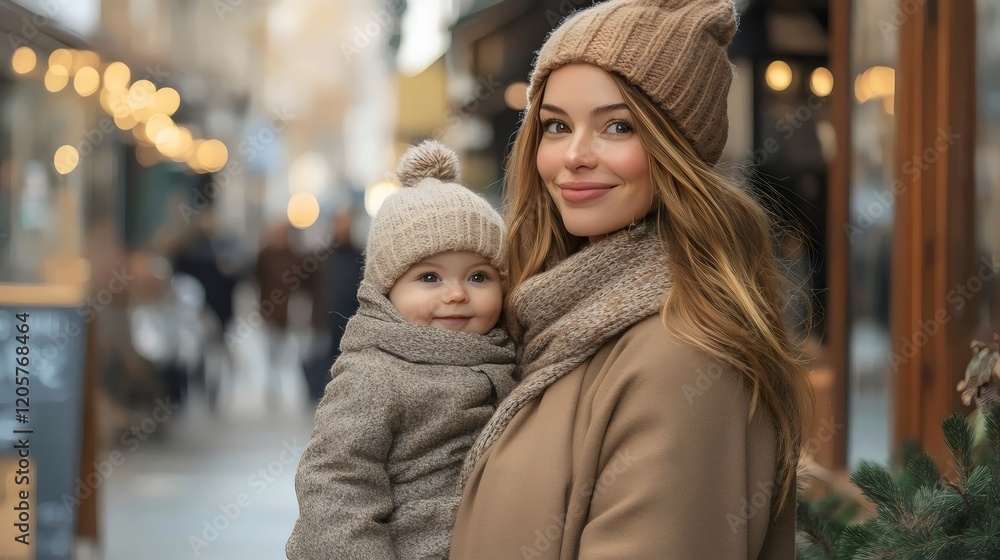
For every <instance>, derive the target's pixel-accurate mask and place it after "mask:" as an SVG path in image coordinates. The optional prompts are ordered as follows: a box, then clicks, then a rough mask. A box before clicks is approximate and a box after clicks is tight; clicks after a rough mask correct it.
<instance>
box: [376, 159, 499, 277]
mask: <svg viewBox="0 0 1000 560" xmlns="http://www.w3.org/2000/svg"><path fill="white" fill-rule="evenodd" d="M459 173H460V165H459V162H458V156H457V155H455V152H453V151H452V150H450V149H448V148H447V147H445V146H444V145H443V144H441V143H439V142H435V141H433V140H427V141H424V142H423V143H421V144H420V145H418V146H414V147H412V148H410V149H409V150H407V151H406V153H404V154H403V157H402V158H401V159H400V161H399V167H398V168H397V169H396V174H397V176H398V177H399V181H400V182H401V183H402V184H403V187H404V188H402V189H400V190H398V191H396V192H394V193H392V194H391V195H389V196H388V197H387V198H386V199H385V202H383V203H382V206H381V207H380V208H379V210H378V212H376V214H375V218H374V219H373V220H372V225H371V231H370V232H369V233H368V247H367V249H366V250H365V272H364V279H365V280H366V281H367V282H370V283H371V284H373V285H374V286H375V287H376V288H378V289H379V291H381V292H382V293H383V294H387V293H389V290H390V289H392V286H393V284H395V283H396V280H397V279H398V278H399V277H400V276H401V275H402V274H403V273H404V272H406V271H407V269H409V268H410V267H411V266H413V265H414V264H416V263H417V262H419V261H421V260H423V259H425V258H427V257H429V256H431V255H436V254H438V253H444V252H447V251H471V252H473V253H476V254H478V255H482V256H483V257H486V258H487V259H489V261H490V264H492V265H493V266H494V268H496V269H497V271H499V272H500V275H501V276H503V277H504V278H506V276H507V253H506V244H507V240H506V229H505V228H504V223H503V219H502V218H501V217H500V214H498V213H497V211H496V210H494V209H493V207H492V206H491V205H490V203H489V202H487V201H486V199H485V198H483V197H482V196H479V195H478V194H476V193H474V192H472V191H470V190H469V189H467V188H465V187H464V186H462V185H460V184H458V183H457V181H458V180H459Z"/></svg>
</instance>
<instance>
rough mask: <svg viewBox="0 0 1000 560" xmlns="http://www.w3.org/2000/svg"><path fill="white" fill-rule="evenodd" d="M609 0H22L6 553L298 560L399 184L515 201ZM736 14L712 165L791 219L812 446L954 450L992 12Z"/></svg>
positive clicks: (3, 214)
mask: <svg viewBox="0 0 1000 560" xmlns="http://www.w3.org/2000/svg"><path fill="white" fill-rule="evenodd" d="M590 4H591V2H590V1H589V0H537V1H536V0H351V1H347V0H211V1H209V0H171V1H160V0H18V1H12V0H0V33H2V38H0V360H2V361H3V365H2V367H0V504H2V508H0V557H2V558H8V559H29V558H38V559H66V558H79V559H89V558H93V559H111V560H134V559H141V560H177V559H182V558H206V559H227V560H228V559H233V560H235V559H248V558H249V559H256V558H268V559H271V558H284V544H285V540H286V539H287V537H288V535H289V533H290V531H291V528H292V525H293V524H294V521H295V518H296V515H297V504H296V499H295V494H294V484H293V477H294V472H295V467H296V465H297V463H298V459H299V456H300V455H301V452H302V449H303V448H304V446H305V444H306V442H307V441H308V439H309V435H310V431H311V429H312V422H313V413H314V407H315V403H316V402H317V400H318V399H319V397H320V395H322V391H323V388H324V386H325V384H326V382H327V381H328V377H327V370H328V369H329V367H330V365H331V363H332V362H333V360H334V359H336V356H337V348H338V345H339V334H340V333H341V332H342V329H343V326H344V325H345V324H346V320H347V318H348V317H350V315H351V314H352V313H353V312H354V310H355V309H356V306H357V302H356V299H355V293H356V288H357V283H358V281H359V278H360V271H361V263H362V258H363V257H362V253H361V251H362V250H363V248H364V245H365V241H366V237H367V229H368V224H369V221H370V218H371V216H372V215H374V213H375V211H376V210H377V208H378V206H379V204H380V203H381V201H382V200H383V199H384V198H385V197H386V196H387V195H388V194H389V193H391V192H392V191H393V190H394V189H396V188H398V185H397V184H396V183H395V180H394V178H393V176H392V170H393V168H394V165H395V162H396V161H397V159H398V157H399V156H400V155H401V154H402V152H403V151H404V150H405V149H406V148H407V147H408V146H409V145H412V144H415V143H417V142H419V141H420V140H422V139H425V138H436V139H438V140H441V141H443V142H445V143H446V144H448V145H449V146H451V147H453V148H454V149H456V151H458V152H459V154H460V155H461V158H462V164H463V180H464V182H466V183H467V184H468V185H469V186H470V187H471V188H472V189H474V190H476V191H478V192H481V193H483V195H484V196H486V197H487V199H489V200H490V201H491V202H492V203H494V204H495V205H496V206H497V207H498V208H500V205H501V199H502V195H503V183H502V179H503V165H504V158H505V156H506V154H507V151H508V147H509V142H510V141H511V139H512V135H513V133H514V132H515V130H516V128H517V124H518V121H519V118H520V112H521V110H522V109H524V107H525V102H526V100H525V94H526V87H527V84H526V80H527V77H528V72H529V70H530V68H531V62H532V60H533V57H534V54H535V51H536V50H537V49H538V48H539V47H540V46H541V44H542V42H543V40H544V38H545V36H546V34H547V33H548V32H549V31H550V30H551V29H552V28H554V27H555V26H556V25H557V24H558V23H559V22H560V21H561V20H562V19H563V18H564V17H565V16H567V15H569V14H571V13H572V12H573V11H574V10H577V9H580V8H583V7H586V6H588V5H590ZM736 6H737V9H738V11H739V12H740V31H739V33H738V34H737V36H736V39H735V41H734V43H733V45H732V46H731V48H730V57H731V59H732V60H733V62H734V68H735V79H734V82H733V87H732V90H731V92H730V111H729V120H730V134H729V143H728V145H727V146H726V150H725V153H724V156H723V160H722V162H721V163H720V168H721V169H722V171H723V172H724V173H726V174H727V175H729V176H731V177H732V178H733V180H734V181H736V182H738V183H739V184H741V185H743V186H744V187H745V188H747V189H750V190H752V191H753V192H754V193H755V195H757V196H758V197H760V199H761V200H763V201H764V202H765V204H766V205H767V206H768V208H769V209H770V210H771V211H772V212H773V213H774V215H775V216H777V217H778V218H779V219H780V220H781V223H782V224H783V225H782V229H781V235H780V236H779V241H778V242H779V250H780V251H781V254H782V255H783V257H784V259H785V262H786V264H787V273H788V275H789V277H790V279H792V281H793V283H794V284H795V285H796V286H798V287H799V288H800V291H799V292H797V293H795V294H789V297H790V299H791V305H790V306H789V309H788V320H789V321H790V323H791V324H792V325H794V326H795V328H796V329H797V331H799V332H800V333H801V334H802V335H803V336H804V337H806V338H807V340H808V344H807V348H808V352H809V358H810V360H811V362H810V372H809V375H810V379H811V381H812V384H813V388H814V392H815V395H816V411H815V418H814V419H813V422H812V424H811V426H810V428H809V430H808V432H807V435H808V436H809V439H808V440H807V442H806V446H805V447H806V449H805V452H806V454H807V455H808V457H809V459H810V460H811V461H814V462H815V464H816V465H817V466H818V467H819V468H820V469H821V470H822V472H824V473H826V474H825V475H824V476H825V477H826V479H827V480H828V481H830V483H831V484H838V483H839V482H838V481H841V483H842V482H843V481H844V480H846V477H847V476H848V475H849V473H850V472H851V469H853V468H854V467H855V466H857V464H858V463H859V462H860V461H861V460H862V459H874V460H878V461H882V462H886V463H888V462H891V461H893V460H894V459H895V458H896V456H897V453H898V450H899V449H900V447H901V446H902V445H903V443H904V442H907V441H913V442H916V443H917V444H918V445H920V446H922V447H923V448H925V449H927V450H928V451H929V452H930V453H931V454H932V456H934V457H935V458H938V460H939V461H942V462H943V459H944V458H945V457H946V450H945V448H944V445H943V440H942V438H941V435H940V430H939V426H940V423H941V420H942V419H943V418H944V417H945V416H946V415H947V414H949V413H951V412H953V411H956V410H961V411H966V412H967V411H969V407H966V406H963V405H962V403H961V401H960V400H959V398H958V394H957V393H956V391H955V385H956V383H957V382H958V380H959V379H961V378H962V376H963V372H964V366H965V364H966V363H967V362H968V360H969V358H970V357H971V354H970V352H969V341H971V340H972V339H974V338H975V339H979V340H986V341H991V340H993V336H994V333H996V332H997V331H998V330H1000V281H998V279H997V277H998V274H1000V0H736ZM810 310H811V313H810ZM808 316H811V317H812V321H811V322H812V325H811V327H810V328H807V322H806V319H805V318H806V317H808ZM19 325H27V326H26V327H25V326H22V327H19ZM26 331H30V341H29V342H28V343H27V345H28V346H29V347H30V360H29V362H26V363H28V364H29V365H28V366H27V367H28V369H29V370H30V372H31V373H30V376H31V386H30V387H31V397H32V398H31V406H30V413H29V415H28V417H27V418H25V419H24V421H22V420H21V419H19V417H17V416H16V415H15V411H16V409H18V408H19V407H21V406H22V405H20V404H18V401H17V396H18V393H17V392H16V391H17V387H18V385H17V383H16V378H17V376H16V374H15V362H16V359H17V357H18V356H20V354H18V353H17V351H16V348H17V347H18V346H23V345H24V344H25V342H24V340H21V341H19V340H18V336H19V335H23V334H24V333H25V332H26ZM17 414H20V412H19V411H18V412H17ZM18 429H31V430H33V433H32V434H31V461H32V462H31V469H32V476H31V481H30V483H29V485H28V486H29V487H30V490H31V500H30V509H31V527H32V542H33V544H32V545H31V546H30V547H25V546H23V545H20V544H17V543H16V541H15V537H16V536H18V534H19V532H18V531H19V529H18V528H17V526H16V523H17V522H18V517H17V515H18V512H17V510H15V509H14V508H15V506H16V505H17V503H18V502H19V498H18V492H19V491H20V490H22V489H23V488H25V487H24V486H23V485H21V484H20V483H15V474H16V471H17V469H18V468H19V464H18V455H17V451H16V449H17V448H16V447H15V446H16V445H17V444H18V438H19V437H20V436H19V435H18V434H17V433H16V432H15V431H14V430H18Z"/></svg>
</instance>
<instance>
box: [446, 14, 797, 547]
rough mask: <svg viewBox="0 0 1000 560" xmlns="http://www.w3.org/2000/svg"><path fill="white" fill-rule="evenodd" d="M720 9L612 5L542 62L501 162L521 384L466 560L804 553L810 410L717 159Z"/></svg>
mask: <svg viewBox="0 0 1000 560" xmlns="http://www.w3.org/2000/svg"><path fill="white" fill-rule="evenodd" d="M735 28H736V21H735V11H734V8H733V5H732V2H731V1H729V0H687V1H681V0H675V1H670V0H660V1H653V0H611V1H610V2H607V3H604V4H600V5H597V6H594V7H592V8H589V9H587V10H584V11H582V12H579V13H577V14H575V15H574V16H572V17H570V18H569V19H567V20H566V21H565V22H564V23H563V24H562V25H561V26H560V27H559V28H558V29H556V30H555V31H554V32H553V33H552V34H551V35H550V36H549V38H548V39H547V40H546V43H545V45H543V47H542V49H541V51H540V52H539V56H538V59H537V60H536V62H535V68H534V69H533V71H532V76H531V83H530V87H529V92H528V102H529V106H528V109H527V110H526V115H525V119H524V122H523V123H522V125H521V128H520V130H519V132H518V135H517V138H516V140H515V143H514V148H513V152H512V155H511V159H510V163H509V167H508V170H507V172H508V176H507V182H508V189H507V192H508V197H509V199H508V209H507V218H508V223H509V227H510V236H509V239H510V276H509V278H510V283H511V286H510V288H511V289H510V292H509V296H508V302H507V303H508V314H509V316H510V317H511V319H510V321H511V322H512V323H513V324H512V330H513V332H514V334H515V336H516V338H517V339H518V341H519V348H520V350H519V356H518V364H519V374H520V376H521V377H522V381H521V383H520V385H519V386H518V387H517V388H516V389H515V390H514V392H513V393H512V394H511V395H510V397H508V398H507V399H506V400H505V401H504V402H503V403H502V404H501V405H500V407H499V409H498V410H497V412H496V414H494V416H493V418H492V420H491V421H490V423H489V425H487V427H486V429H485V430H484V431H483V433H482V434H481V435H480V437H479V439H478V440H477V442H476V444H475V445H474V446H473V448H472V450H471V451H470V454H469V457H468V458H467V460H466V464H465V469H464V472H463V474H464V487H463V494H462V502H461V506H460V509H459V512H458V520H457V523H456V526H455V530H454V536H453V541H452V547H451V558H453V559H462V560H465V559H470V560H471V559H476V560H479V559H486V558H498V559H499V558H502V559H509V558H546V559H556V558H559V559H571V558H581V559H598V558H599V559H624V558H642V559H653V558H657V559H658V558H673V559H685V560H688V559H695V558H704V559H711V560H723V559H726V560H728V559H734V558H747V559H754V558H761V559H763V558H767V559H772V558H793V556H794V510H795V499H794V498H795V488H794V477H795V465H796V461H797V457H798V451H799V445H800V439H801V427H800V424H801V421H802V419H803V417H804V412H803V407H804V403H805V401H806V398H807V397H806V395H807V392H806V390H805V380H804V377H803V374H802V371H801V368H800V363H799V361H798V359H799V352H798V349H797V346H796V343H795V340H794V339H793V336H792V335H791V334H790V332H789V330H788V329H787V328H786V326H785V325H784V324H783V321H782V307H783V302H782V297H781V276H780V274H779V271H778V267H777V264H776V260H775V257H774V255H773V254H772V248H771V247H772V239H771V232H770V223H769V221H768V218H767V215H766V214H765V213H764V211H763V210H762V209H761V207H760V206H759V205H758V204H757V203H756V202H755V201H754V200H753V199H752V198H751V197H749V196H748V195H747V194H746V193H744V192H742V191H740V190H738V189H737V188H735V187H734V186H732V185H730V184H729V183H728V182H727V181H726V180H725V179H724V178H722V177H721V176H720V175H719V174H718V173H717V172H716V171H715V170H714V169H713V167H714V164H715V163H716V162H717V160H718V159H719V156H720V154H721V152H722V148H723V146H724V145H725V142H726V135H727V128H728V121H727V117H726V97H727V94H728V90H729V85H730V82H731V79H732V70H731V65H730V62H729V60H728V58H727V55H726V47H727V45H728V44H729V42H730V40H731V38H732V36H733V34H734V32H735Z"/></svg>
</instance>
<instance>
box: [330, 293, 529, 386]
mask: <svg viewBox="0 0 1000 560" xmlns="http://www.w3.org/2000/svg"><path fill="white" fill-rule="evenodd" d="M358 301H359V303H360V306H359V308H358V312H357V313H356V314H355V315H354V316H353V317H351V320H350V321H348V323H347V328H346V329H345V330H344V337H343V338H342V339H341V341H340V349H341V351H343V352H344V354H342V355H341V358H344V360H339V359H338V361H337V362H336V363H334V371H333V374H334V376H336V375H337V371H338V370H340V369H341V368H343V367H351V365H352V362H354V360H355V359H357V360H365V359H368V357H363V356H360V355H357V354H355V352H357V351H360V350H364V349H366V348H376V349H378V350H381V351H382V352H385V353H387V354H390V355H392V356H395V357H397V358H399V359H401V360H403V361H404V362H409V363H412V364H431V365H447V366H466V367H468V366H481V367H480V369H482V370H483V372H484V373H486V374H487V375H488V376H489V377H490V380H491V381H492V382H493V384H494V386H495V387H496V389H497V392H498V394H499V395H501V396H504V395H506V394H507V391H509V390H510V389H511V388H512V387H511V386H512V385H513V380H512V379H511V377H510V375H509V369H510V365H509V364H511V362H513V360H514V345H513V342H512V341H511V340H510V337H509V336H508V335H507V332H506V331H505V330H503V329H502V328H499V327H498V328H494V329H493V330H491V331H490V332H488V333H486V334H485V335H479V334H475V333H466V332H461V331H450V330H445V329H439V328H435V327H428V326H425V325H417V324H414V323H409V322H407V321H406V320H405V319H404V318H403V316H402V315H401V314H400V313H399V310H398V309H396V307H395V306H394V305H392V303H391V302H390V301H389V299H388V298H387V297H386V296H384V295H382V293H381V292H379V291H378V289H376V288H375V287H374V286H373V285H372V284H370V283H368V282H367V281H365V282H362V283H361V287H360V288H359V289H358ZM341 362H343V363H341ZM505 364H506V365H505ZM490 366H497V367H490Z"/></svg>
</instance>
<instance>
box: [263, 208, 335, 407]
mask: <svg viewBox="0 0 1000 560" xmlns="http://www.w3.org/2000/svg"><path fill="white" fill-rule="evenodd" d="M292 235H293V229H292V226H291V224H289V223H288V222H281V223H279V224H277V225H275V226H273V227H272V228H271V229H270V230H269V231H268V233H267V238H266V240H265V243H264V247H263V248H262V249H261V250H260V253H259V254H258V256H257V267H256V278H257V285H258V297H259V299H258V303H259V312H260V315H261V317H262V318H263V324H264V336H265V338H266V339H267V366H266V367H267V380H266V381H265V383H266V385H267V386H266V388H265V395H266V397H267V400H268V401H269V402H271V403H272V404H274V403H276V402H277V400H278V398H279V397H280V395H281V378H282V372H283V371H284V370H285V368H286V367H287V366H288V365H289V360H288V356H287V354H288V348H289V345H290V343H291V332H290V330H289V327H290V321H289V300H290V299H291V298H292V297H296V296H302V295H305V296H308V297H309V299H310V301H311V302H312V306H313V310H312V318H311V321H312V326H313V328H314V329H315V330H317V331H325V329H326V325H325V321H326V314H325V313H323V312H321V311H320V306H321V305H322V301H323V283H322V273H321V272H319V270H320V268H319V267H320V263H319V262H318V259H316V257H315V256H314V255H313V254H311V253H300V252H298V251H296V250H295V249H294V248H293V246H292V239H291V237H292ZM310 259H312V260H313V261H314V262H307V261H308V260H310Z"/></svg>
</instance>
